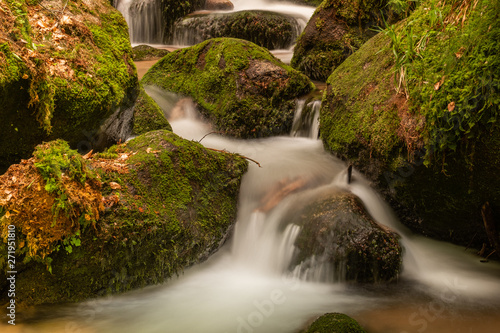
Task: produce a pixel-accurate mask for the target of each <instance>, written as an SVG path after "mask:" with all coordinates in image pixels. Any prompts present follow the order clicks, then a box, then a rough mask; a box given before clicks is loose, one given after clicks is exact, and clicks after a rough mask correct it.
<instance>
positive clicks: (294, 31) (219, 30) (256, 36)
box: [174, 10, 300, 50]
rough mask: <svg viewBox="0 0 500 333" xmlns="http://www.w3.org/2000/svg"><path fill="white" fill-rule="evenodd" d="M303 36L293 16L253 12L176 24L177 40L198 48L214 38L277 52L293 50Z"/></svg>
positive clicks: (196, 17)
mask: <svg viewBox="0 0 500 333" xmlns="http://www.w3.org/2000/svg"><path fill="white" fill-rule="evenodd" d="M299 33H300V27H299V25H298V23H297V21H296V20H295V19H294V18H293V17H289V16H287V15H284V14H279V13H274V12H268V11H257V10H249V11H239V12H233V13H215V14H199V15H190V16H188V17H185V18H183V19H182V20H179V21H177V22H176V23H175V28H174V40H175V42H176V44H180V45H195V44H198V43H201V42H203V41H205V40H207V39H210V38H217V37H233V38H241V39H245V40H248V41H250V42H252V43H255V44H257V45H259V46H262V47H265V48H267V49H269V50H274V49H287V48H289V47H291V46H292V45H293V44H294V43H295V40H296V39H297V36H298V34H299Z"/></svg>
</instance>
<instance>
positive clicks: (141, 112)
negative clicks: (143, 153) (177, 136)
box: [132, 87, 172, 135]
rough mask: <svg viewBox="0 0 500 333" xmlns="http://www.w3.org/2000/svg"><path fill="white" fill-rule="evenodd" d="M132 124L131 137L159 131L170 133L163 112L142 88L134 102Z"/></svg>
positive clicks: (170, 128) (168, 124)
mask: <svg viewBox="0 0 500 333" xmlns="http://www.w3.org/2000/svg"><path fill="white" fill-rule="evenodd" d="M132 124H133V127H132V135H140V134H144V133H147V132H150V131H156V130H161V129H163V130H168V131H172V127H171V126H170V123H169V122H168V120H167V118H166V117H165V114H164V112H163V110H162V109H161V108H160V107H159V106H158V104H156V102H155V101H154V100H153V99H152V98H151V97H150V96H149V95H148V94H147V93H146V92H145V91H144V88H142V87H141V90H140V92H139V96H138V97H137V100H136V101H135V105H134V117H133V119H132Z"/></svg>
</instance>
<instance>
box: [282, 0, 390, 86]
mask: <svg viewBox="0 0 500 333" xmlns="http://www.w3.org/2000/svg"><path fill="white" fill-rule="evenodd" d="M383 15H385V16H386V19H387V20H388V21H393V20H395V19H396V17H395V16H394V15H393V12H392V10H391V9H390V7H389V6H388V1H386V0H369V1H344V0H325V1H323V2H322V3H321V5H320V6H319V7H318V8H317V9H316V11H315V12H314V14H313V16H312V17H311V18H310V20H309V22H308V23H307V26H306V28H305V30H304V32H303V33H302V34H301V35H300V37H299V39H298V40H297V45H296V46H295V49H294V53H293V57H292V61H291V65H292V66H293V67H294V68H297V69H298V70H300V71H302V72H304V73H305V74H306V75H308V76H309V77H310V78H312V79H315V80H320V81H326V79H327V78H328V76H329V75H330V74H331V73H332V71H333V70H334V69H335V68H336V67H337V66H338V65H340V64H341V63H342V61H344V60H345V59H346V58H347V57H348V56H349V55H350V54H352V53H353V52H354V51H356V50H357V49H358V48H359V47H360V46H361V45H363V43H365V42H366V41H367V40H368V39H369V38H370V37H372V36H373V35H374V31H373V28H375V27H378V26H384V19H383Z"/></svg>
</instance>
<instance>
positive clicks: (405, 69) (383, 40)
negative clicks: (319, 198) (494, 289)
mask: <svg viewBox="0 0 500 333" xmlns="http://www.w3.org/2000/svg"><path fill="white" fill-rule="evenodd" d="M466 5H467V3H466V2H456V3H455V4H452V3H445V4H443V5H442V6H440V7H438V8H437V7H435V6H434V5H432V3H427V2H425V3H423V4H422V5H421V6H420V7H419V8H417V9H416V10H415V11H414V12H413V13H412V15H411V16H410V17H409V18H408V19H407V20H405V21H402V22H400V23H398V25H397V26H394V27H391V28H390V29H388V30H386V32H385V33H381V34H379V35H377V36H375V37H374V38H372V39H371V40H370V41H369V42H367V43H366V44H365V45H364V46H363V47H362V48H361V49H360V50H358V51H357V52H356V53H354V54H353V55H352V56H350V57H349V58H348V59H347V60H346V61H345V62H344V63H343V64H342V65H340V66H339V67H338V68H337V69H336V70H335V72H334V73H333V74H332V75H331V76H330V77H329V79H328V82H327V91H326V93H325V95H324V98H323V104H322V108H321V117H320V123H321V126H320V127H321V129H320V131H321V137H322V140H323V142H324V144H325V147H326V148H327V149H329V150H331V151H333V152H335V153H336V154H338V155H339V156H340V157H342V158H344V159H349V160H350V161H351V162H353V163H354V165H355V166H356V167H357V168H358V169H359V170H361V171H362V172H363V173H365V175H367V176H368V177H369V178H370V179H371V180H372V181H373V183H374V185H375V186H377V187H378V189H379V190H380V191H381V192H382V193H383V194H384V196H385V198H386V199H387V201H389V203H390V204H391V205H392V207H393V208H394V209H395V210H396V213H397V214H398V216H399V218H400V219H401V221H402V222H403V223H404V224H406V225H407V226H409V227H410V228H411V229H413V230H414V231H417V232H420V233H423V234H425V235H430V236H432V237H435V238H438V239H443V240H449V241H452V242H455V243H458V244H463V245H464V246H466V245H469V246H477V247H481V246H482V245H483V243H486V244H487V245H488V244H489V245H491V246H493V244H491V243H494V242H490V241H489V240H488V236H490V237H489V238H492V239H495V238H496V239H498V233H497V232H495V231H493V232H489V235H487V232H486V230H485V227H484V221H487V223H488V224H490V225H495V223H496V230H499V227H500V225H499V222H500V177H498V176H497V175H498V174H499V173H500V128H499V126H498V117H499V104H500V102H499V100H498V90H499V89H500V86H499V83H498V82H500V80H499V78H500V72H499V71H498V66H499V65H500V57H499V56H498V54H499V52H500V49H499V44H498V42H497V36H498V33H499V32H500V24H499V22H500V20H499V19H498V12H499V10H498V9H499V3H498V1H487V0H485V1H482V2H480V3H479V4H478V5H477V7H475V8H474V9H473V10H471V11H470V12H468V14H467V19H466V20H465V21H464V22H463V24H462V21H461V20H460V19H458V17H457V16H456V13H455V9H453V8H455V7H456V6H459V8H465V7H466ZM436 12H439V13H441V14H440V15H443V17H448V20H447V21H446V24H445V25H443V24H444V23H442V22H440V21H439V22H438V21H435V20H433V19H432V18H433V17H434V16H433V15H435V14H436ZM408 36H410V37H411V38H410V37H408ZM418 40H421V41H425V47H423V46H424V45H423V44H414V43H413V42H412V44H409V41H418ZM395 56H396V57H395ZM395 58H396V59H395ZM487 202H489V205H485V204H486V203H487ZM483 206H484V207H485V209H482V207H483ZM488 206H489V207H490V209H491V211H489V209H488V208H487V207H488ZM482 212H483V213H484V214H482ZM482 215H484V216H485V219H484V220H483V217H482ZM488 221H489V222H488ZM488 253H489V252H488Z"/></svg>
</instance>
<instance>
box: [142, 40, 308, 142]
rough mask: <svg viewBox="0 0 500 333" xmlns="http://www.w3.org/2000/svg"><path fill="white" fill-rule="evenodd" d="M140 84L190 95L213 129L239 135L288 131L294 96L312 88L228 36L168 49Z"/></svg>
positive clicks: (302, 77) (256, 49)
mask: <svg viewBox="0 0 500 333" xmlns="http://www.w3.org/2000/svg"><path fill="white" fill-rule="evenodd" d="M142 83H143V84H144V85H157V86H159V87H161V88H163V89H164V90H167V91H172V92H176V93H179V94H184V95H187V96H190V97H192V98H193V100H194V101H195V102H196V103H198V105H199V106H200V107H201V112H202V114H203V115H204V116H205V117H207V118H208V119H210V120H211V121H212V123H213V124H214V125H215V126H216V128H217V129H218V130H219V131H222V132H224V133H226V134H228V135H231V136H234V137H242V138H249V137H265V136H270V135H280V134H284V133H289V131H290V129H291V126H292V121H293V114H294V111H295V107H296V99H297V98H298V97H300V96H302V95H305V94H307V93H309V92H310V91H311V90H312V89H313V88H314V85H313V84H312V82H311V81H310V80H309V79H308V78H307V77H306V76H305V75H303V74H302V73H300V72H298V71H296V70H294V69H293V68H291V67H290V66H287V65H285V64H283V63H282V62H281V61H280V60H278V59H276V58H275V57H274V56H273V55H272V54H271V53H270V52H269V51H268V50H266V49H264V48H262V47H259V46H257V45H255V44H253V43H251V42H248V41H244V40H240V39H233V38H215V39H210V40H207V41H205V42H203V43H200V44H197V45H195V46H192V47H189V48H185V49H181V50H177V51H175V52H171V53H170V54H168V55H167V56H165V57H164V58H162V59H161V60H160V61H158V62H157V63H156V64H155V65H154V66H153V67H151V69H150V70H149V71H148V72H147V73H146V75H144V77H143V79H142Z"/></svg>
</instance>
